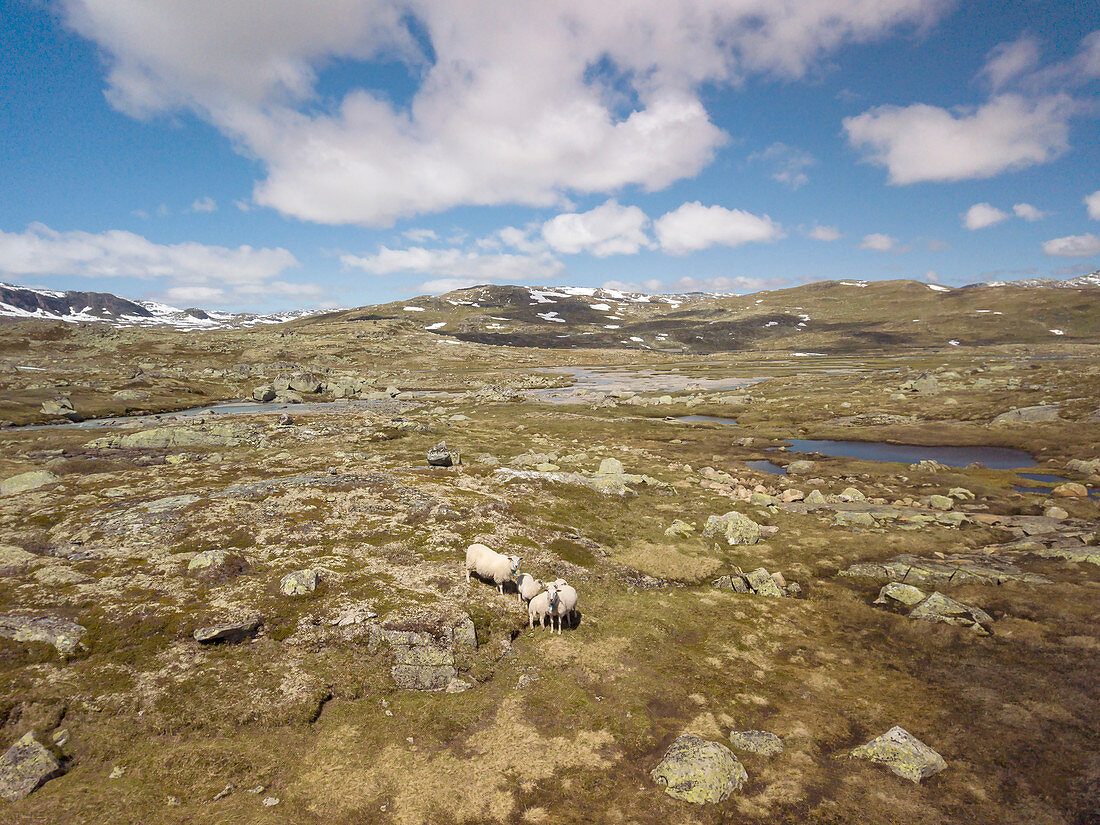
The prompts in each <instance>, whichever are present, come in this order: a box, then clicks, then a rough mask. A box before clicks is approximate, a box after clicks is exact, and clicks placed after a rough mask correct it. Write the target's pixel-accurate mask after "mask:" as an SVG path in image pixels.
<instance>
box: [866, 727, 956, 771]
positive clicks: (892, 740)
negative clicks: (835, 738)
mask: <svg viewBox="0 0 1100 825" xmlns="http://www.w3.org/2000/svg"><path fill="white" fill-rule="evenodd" d="M851 755H852V756H853V757H855V758H857V759H868V760H870V761H871V762H874V763H876V764H878V765H882V766H884V767H886V768H889V769H890V770H891V771H893V772H894V773H896V774H897V775H898V776H900V777H902V778H903V779H908V780H909V781H910V782H916V783H920V781H921V780H923V779H928V778H929V777H930V776H935V775H936V774H937V773H939V772H940V771H942V770H945V769H946V768H947V762H945V761H944V758H943V757H942V756H940V755H939V754H938V753H936V752H935V751H934V750H932V749H931V748H930V747H928V746H927V745H926V744H924V743H923V742H921V741H920V740H919V739H917V737H915V736H913V734H911V733H909V732H908V731H907V730H905V729H904V728H901V727H898V726H896V725H895V726H894V727H892V728H890V730H888V731H886V733H884V734H882V736H878V737H875V738H874V739H872V740H871V741H870V742H868V743H867V744H865V745H860V746H859V747H858V748H856V749H855V750H853V751H852V754H851Z"/></svg>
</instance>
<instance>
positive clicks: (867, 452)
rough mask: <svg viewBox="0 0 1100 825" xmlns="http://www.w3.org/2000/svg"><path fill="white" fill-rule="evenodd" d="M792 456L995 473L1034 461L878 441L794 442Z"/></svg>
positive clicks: (1008, 452)
mask: <svg viewBox="0 0 1100 825" xmlns="http://www.w3.org/2000/svg"><path fill="white" fill-rule="evenodd" d="M789 440H790V442H791V448H790V450H791V452H800V453H821V454H823V455H827V456H830V457H833V458H858V459H861V460H863V461H896V462H899V463H901V464H916V463H917V462H918V461H924V460H926V459H931V460H934V461H938V462H939V463H940V464H943V465H945V466H948V467H965V466H966V465H967V464H972V463H973V462H975V461H979V462H981V463H982V464H984V465H985V466H986V467H989V468H990V469H992V470H1013V469H1016V468H1017V467H1031V466H1034V464H1035V457H1034V456H1032V455H1030V454H1029V453H1026V452H1024V451H1023V450H1014V449H1011V448H1009V447H986V446H978V447H947V446H940V447H926V446H922V445H919V444H885V443H882V442H875V441H814V440H811V439H805V438H792V439H789Z"/></svg>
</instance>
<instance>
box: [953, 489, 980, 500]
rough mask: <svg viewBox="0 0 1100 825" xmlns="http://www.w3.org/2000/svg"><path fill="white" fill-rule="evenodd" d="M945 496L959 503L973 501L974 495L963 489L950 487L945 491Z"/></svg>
mask: <svg viewBox="0 0 1100 825" xmlns="http://www.w3.org/2000/svg"><path fill="white" fill-rule="evenodd" d="M947 495H949V496H951V498H955V499H958V500H959V501H973V500H974V494H973V493H972V492H970V491H969V490H967V489H966V488H965V487H952V488H951V489H950V490H948V491H947Z"/></svg>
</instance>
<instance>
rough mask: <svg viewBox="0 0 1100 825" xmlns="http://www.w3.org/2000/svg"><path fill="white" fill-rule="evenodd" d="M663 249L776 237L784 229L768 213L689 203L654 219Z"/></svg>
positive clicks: (737, 243) (682, 249) (689, 248)
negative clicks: (757, 213)
mask: <svg viewBox="0 0 1100 825" xmlns="http://www.w3.org/2000/svg"><path fill="white" fill-rule="evenodd" d="M653 228H654V231H655V232H656V233H657V241H658V243H660V245H661V249H663V250H664V251H665V252H668V253H669V254H671V255H686V254H687V253H688V252H696V251H698V250H700V249H706V248H707V247H709V246H730V247H733V246H740V245H741V244H744V243H750V242H752V241H764V242H766V241H774V240H776V239H777V238H782V237H783V230H782V227H780V225H779V224H777V223H775V222H774V221H773V220H772V219H771V218H770V217H768V216H767V215H754V214H752V213H751V212H746V211H744V210H742V209H726V208H725V207H724V206H703V204H701V203H700V202H699V201H692V202H690V203H685V204H683V205H682V206H681V207H679V208H678V209H675V210H673V211H672V212H666V213H665V214H664V215H662V216H661V217H659V218H658V219H657V220H656V221H654V222H653Z"/></svg>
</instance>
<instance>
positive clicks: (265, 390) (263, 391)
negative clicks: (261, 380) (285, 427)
mask: <svg viewBox="0 0 1100 825" xmlns="http://www.w3.org/2000/svg"><path fill="white" fill-rule="evenodd" d="M252 400H253V401H259V402H260V403H261V404H266V403H268V402H269V401H274V400H275V388H274V387H272V386H271V385H270V384H264V385H263V386H261V387H256V389H254V390H253V391H252Z"/></svg>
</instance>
